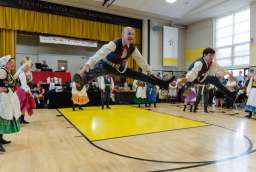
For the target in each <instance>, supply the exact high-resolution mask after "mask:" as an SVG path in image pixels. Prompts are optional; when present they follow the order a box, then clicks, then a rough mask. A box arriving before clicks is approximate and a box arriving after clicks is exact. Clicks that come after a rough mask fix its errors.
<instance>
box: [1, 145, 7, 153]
mask: <svg viewBox="0 0 256 172" xmlns="http://www.w3.org/2000/svg"><path fill="white" fill-rule="evenodd" d="M0 152H6V151H5V148H4V147H3V145H2V143H0Z"/></svg>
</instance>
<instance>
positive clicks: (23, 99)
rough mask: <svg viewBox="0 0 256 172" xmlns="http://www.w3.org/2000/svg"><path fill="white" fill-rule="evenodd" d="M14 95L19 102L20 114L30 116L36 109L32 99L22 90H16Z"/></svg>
mask: <svg viewBox="0 0 256 172" xmlns="http://www.w3.org/2000/svg"><path fill="white" fill-rule="evenodd" d="M16 94H17V96H18V98H19V101H20V111H21V113H25V112H28V115H29V116H32V114H33V109H35V108H36V103H35V100H34V97H33V96H32V95H31V94H30V93H27V92H25V91H24V90H23V89H22V88H18V89H17V90H16Z"/></svg>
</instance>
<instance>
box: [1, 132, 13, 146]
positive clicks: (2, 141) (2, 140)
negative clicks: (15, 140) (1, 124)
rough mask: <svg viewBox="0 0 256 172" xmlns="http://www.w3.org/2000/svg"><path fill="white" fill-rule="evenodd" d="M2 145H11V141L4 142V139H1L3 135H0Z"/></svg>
mask: <svg viewBox="0 0 256 172" xmlns="http://www.w3.org/2000/svg"><path fill="white" fill-rule="evenodd" d="M1 143H2V144H3V145H5V144H9V143H11V141H7V140H5V139H4V138H3V134H0V144H1Z"/></svg>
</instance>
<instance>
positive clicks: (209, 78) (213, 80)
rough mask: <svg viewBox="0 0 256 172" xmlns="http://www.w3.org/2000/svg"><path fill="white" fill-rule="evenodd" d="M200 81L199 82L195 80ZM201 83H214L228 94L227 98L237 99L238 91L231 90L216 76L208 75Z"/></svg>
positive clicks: (222, 91)
mask: <svg viewBox="0 0 256 172" xmlns="http://www.w3.org/2000/svg"><path fill="white" fill-rule="evenodd" d="M195 83H198V82H195ZM201 84H206V85H207V84H212V85H214V86H215V87H217V88H218V90H219V91H220V92H221V93H222V94H223V95H225V96H226V98H228V99H230V100H232V101H235V98H236V93H235V92H231V91H229V90H228V89H227V88H226V87H225V86H224V85H223V84H222V83H221V82H220V80H219V79H218V78H217V77H215V76H207V77H206V79H205V80H204V81H203V83H201Z"/></svg>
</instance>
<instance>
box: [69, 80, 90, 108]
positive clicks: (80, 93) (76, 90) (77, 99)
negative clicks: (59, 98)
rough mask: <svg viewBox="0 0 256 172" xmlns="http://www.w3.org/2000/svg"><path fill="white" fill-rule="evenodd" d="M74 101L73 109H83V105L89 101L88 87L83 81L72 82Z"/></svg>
mask: <svg viewBox="0 0 256 172" xmlns="http://www.w3.org/2000/svg"><path fill="white" fill-rule="evenodd" d="M71 92H72V101H73V111H75V108H76V107H78V108H79V110H83V108H82V106H84V105H86V104H87V103H88V102H89V98H88V95H87V91H86V87H85V85H84V84H83V83H79V82H73V83H72V91H71Z"/></svg>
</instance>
